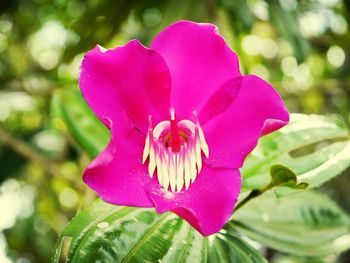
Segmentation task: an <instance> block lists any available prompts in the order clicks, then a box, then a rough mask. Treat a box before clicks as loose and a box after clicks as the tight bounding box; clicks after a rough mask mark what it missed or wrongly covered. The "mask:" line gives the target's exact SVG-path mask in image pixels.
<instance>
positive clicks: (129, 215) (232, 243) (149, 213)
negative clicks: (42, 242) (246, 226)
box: [52, 200, 267, 263]
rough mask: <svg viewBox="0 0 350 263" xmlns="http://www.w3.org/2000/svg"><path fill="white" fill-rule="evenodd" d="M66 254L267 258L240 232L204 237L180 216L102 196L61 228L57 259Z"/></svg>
mask: <svg viewBox="0 0 350 263" xmlns="http://www.w3.org/2000/svg"><path fill="white" fill-rule="evenodd" d="M68 239H69V240H71V242H70V244H69V246H68V251H67V252H64V249H62V248H64V245H65V244H66V241H67V240H68ZM220 248H223V250H222V251H221V250H218V249H220ZM62 255H65V257H66V261H67V262H84V263H85V262H113V263H114V262H169V263H173V262H175V263H182V262H189V263H190V262H208V261H209V262H247V263H249V262H251V263H259V262H264V263H265V262H267V261H266V260H265V259H264V258H263V256H262V255H261V254H260V253H259V252H258V251H256V250H255V249H254V248H253V247H251V246H250V245H249V244H247V243H246V242H245V241H243V240H242V239H241V238H240V237H239V236H238V235H237V234H236V233H230V234H228V233H225V232H223V233H220V234H217V235H214V236H211V237H210V238H205V237H203V236H202V235H201V234H199V233H198V232H197V231H196V230H195V229H194V228H192V227H191V226H190V225H189V224H188V223H187V222H185V221H184V220H182V219H181V218H179V217H177V216H176V215H175V214H172V213H166V214H161V215H159V214H156V213H155V212H154V210H153V209H143V208H131V207H119V206H113V205H109V204H106V203H104V202H103V201H101V200H98V201H96V202H95V203H94V204H93V205H91V206H90V207H88V208H86V209H85V210H83V211H82V212H80V213H79V214H78V215H77V216H76V217H75V218H73V220H72V221H71V222H70V223H69V225H68V226H67V227H66V228H65V230H64V231H63V232H62V234H61V235H60V237H59V239H58V241H57V245H56V249H55V253H54V255H53V259H52V262H59V261H60V257H62Z"/></svg>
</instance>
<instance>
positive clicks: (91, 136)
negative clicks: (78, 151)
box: [53, 89, 109, 158]
mask: <svg viewBox="0 0 350 263" xmlns="http://www.w3.org/2000/svg"><path fill="white" fill-rule="evenodd" d="M53 100H54V102H55V108H58V109H56V111H59V112H60V115H61V118H62V119H63V120H64V122H65V124H66V125H67V127H68V130H69V132H70V133H71V135H72V136H73V138H74V139H75V141H76V142H77V143H78V144H79V145H80V146H81V147H82V148H83V149H84V150H85V151H86V152H87V153H88V155H89V156H90V157H91V158H94V157H96V156H97V154H99V153H100V152H101V151H102V150H103V148H104V147H105V146H106V145H107V143H108V141H109V131H108V129H107V128H106V127H105V126H104V125H103V124H102V122H101V121H100V120H99V119H98V118H97V117H96V116H95V114H94V113H93V112H92V111H91V109H90V108H89V106H88V105H87V104H86V102H85V100H84V99H83V97H82V95H81V93H80V91H79V90H75V89H64V90H59V91H57V92H56V93H55V95H54V99H53Z"/></svg>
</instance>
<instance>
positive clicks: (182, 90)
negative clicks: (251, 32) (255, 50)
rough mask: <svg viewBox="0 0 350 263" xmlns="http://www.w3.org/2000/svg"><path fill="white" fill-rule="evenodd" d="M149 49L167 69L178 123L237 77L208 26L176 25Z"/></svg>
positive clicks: (233, 61)
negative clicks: (160, 57) (154, 51)
mask: <svg viewBox="0 0 350 263" xmlns="http://www.w3.org/2000/svg"><path fill="white" fill-rule="evenodd" d="M151 48H152V49H154V50H156V51H157V52H158V53H159V54H161V55H162V57H163V58H164V60H165V61H166V63H167V65H168V66H169V70H170V74H171V79H172V91H171V105H172V106H174V107H175V110H176V113H177V116H178V118H179V119H186V118H189V117H191V116H192V115H191V113H192V111H193V110H198V109H200V108H201V107H202V106H203V104H204V103H205V102H206V101H207V99H208V97H209V96H210V95H211V94H212V93H213V92H214V91H215V90H216V89H217V88H218V87H220V86H221V85H222V84H223V83H224V82H225V81H226V80H228V79H231V78H233V77H235V76H240V72H239V64H238V59H237V56H236V54H235V53H234V52H233V51H232V50H231V49H230V48H229V47H228V46H227V44H226V43H225V41H224V39H223V38H222V37H221V36H220V35H219V34H218V32H217V28H216V27H215V26H214V25H212V24H200V23H194V22H189V21H179V22H176V23H174V24H172V25H170V26H169V27H167V28H166V29H165V30H164V31H162V32H161V33H160V34H159V35H158V36H157V37H156V38H155V39H154V40H153V42H152V45H151Z"/></svg>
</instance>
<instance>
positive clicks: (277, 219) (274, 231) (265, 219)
mask: <svg viewBox="0 0 350 263" xmlns="http://www.w3.org/2000/svg"><path fill="white" fill-rule="evenodd" d="M232 218H233V220H232V221H231V222H230V223H229V225H228V231H229V232H230V231H231V230H232V229H235V230H238V231H239V232H241V233H243V234H245V235H247V236H248V237H250V238H252V239H254V240H256V241H258V242H261V243H262V244H264V245H267V246H269V247H271V248H274V249H276V250H280V251H284V252H287V253H291V254H293V255H299V256H324V255H329V254H333V253H337V252H341V251H344V250H346V249H348V248H350V218H349V216H348V215H347V214H346V213H345V212H344V211H343V210H342V209H341V208H339V207H338V206H337V204H335V203H334V202H333V201H332V200H330V199H329V198H328V197H326V196H323V195H321V194H318V193H315V192H311V191H305V192H300V193H298V194H296V195H293V196H283V197H280V198H277V197H276V196H275V195H274V194H273V193H271V192H270V193H267V194H264V195H262V196H261V197H259V198H256V199H254V200H252V201H251V202H249V203H248V204H246V205H245V206H243V207H242V208H241V209H240V210H238V211H237V212H236V213H234V215H233V217H232Z"/></svg>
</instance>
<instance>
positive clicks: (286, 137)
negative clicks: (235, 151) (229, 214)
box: [241, 114, 350, 191]
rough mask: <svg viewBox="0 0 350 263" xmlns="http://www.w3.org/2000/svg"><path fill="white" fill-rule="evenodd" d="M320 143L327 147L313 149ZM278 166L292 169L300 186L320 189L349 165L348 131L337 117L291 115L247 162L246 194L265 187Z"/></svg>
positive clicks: (264, 140)
mask: <svg viewBox="0 0 350 263" xmlns="http://www.w3.org/2000/svg"><path fill="white" fill-rule="evenodd" d="M320 144H324V145H325V146H323V148H321V149H319V148H317V147H312V146H315V145H316V146H322V145H320ZM298 152H299V155H296V154H295V153H298ZM300 152H301V153H303V155H302V156H300ZM277 164H278V165H282V166H286V167H288V168H289V169H290V170H292V171H293V172H294V173H295V174H296V175H297V183H300V182H302V183H308V185H309V186H308V187H309V188H313V187H316V186H319V185H321V184H322V183H324V182H326V181H328V180H330V179H331V178H333V177H335V176H337V175H338V174H340V173H341V172H342V171H343V170H345V169H346V168H347V167H349V166H350V140H349V130H348V128H347V127H346V125H345V124H344V122H343V121H342V120H340V119H338V118H335V117H325V116H317V115H302V114H292V115H291V121H290V123H289V124H288V125H287V126H286V127H284V128H282V129H281V130H279V131H276V132H274V133H272V134H270V135H267V136H265V137H263V138H261V139H260V141H259V144H258V146H257V147H256V148H255V149H254V151H253V152H252V153H251V154H250V155H249V156H248V158H247V159H246V161H245V164H244V166H243V168H242V170H241V171H242V175H243V191H245V190H253V189H261V188H264V187H266V186H267V185H268V184H269V183H270V179H271V178H270V167H271V166H273V165H277Z"/></svg>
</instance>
